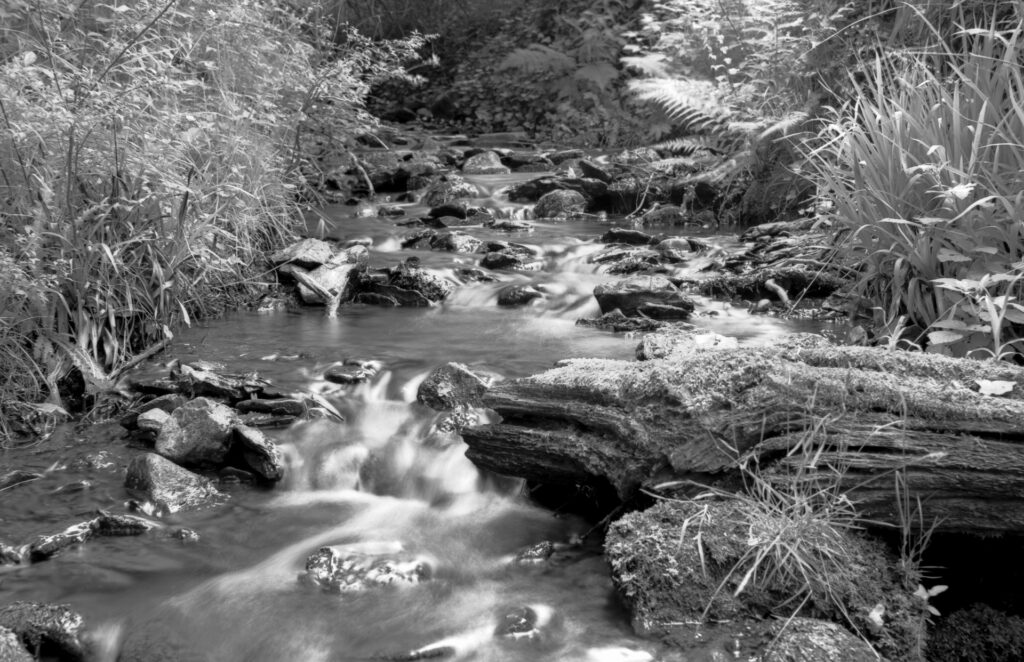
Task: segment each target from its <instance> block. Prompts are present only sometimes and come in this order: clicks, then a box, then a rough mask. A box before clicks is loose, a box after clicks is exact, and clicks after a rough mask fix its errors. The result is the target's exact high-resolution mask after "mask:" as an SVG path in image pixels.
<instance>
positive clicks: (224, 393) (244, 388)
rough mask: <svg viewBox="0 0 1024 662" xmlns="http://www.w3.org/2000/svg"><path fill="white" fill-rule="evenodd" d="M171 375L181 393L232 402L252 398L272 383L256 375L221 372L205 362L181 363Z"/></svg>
mask: <svg viewBox="0 0 1024 662" xmlns="http://www.w3.org/2000/svg"><path fill="white" fill-rule="evenodd" d="M171 377H172V378H173V379H174V380H175V383H176V385H177V390H178V391H179V392H181V393H185V394H188V395H189V396H191V397H193V398H195V397H198V396H210V397H212V398H218V399H224V400H229V401H231V402H236V401H238V400H245V399H247V398H250V397H252V396H253V395H254V394H257V393H260V392H261V391H262V390H263V389H264V388H266V387H267V386H269V385H270V384H269V382H267V381H266V380H264V379H260V378H259V377H257V376H255V375H226V374H221V373H219V372H216V371H215V370H214V369H212V368H211V367H209V366H207V365H204V364H203V362H195V363H191V364H189V363H184V364H180V365H178V366H176V367H175V368H174V369H172V371H171ZM175 411H178V410H175Z"/></svg>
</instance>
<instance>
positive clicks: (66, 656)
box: [0, 602, 86, 662]
mask: <svg viewBox="0 0 1024 662" xmlns="http://www.w3.org/2000/svg"><path fill="white" fill-rule="evenodd" d="M83 623H84V621H83V619H82V617H81V615H80V614H78V613H76V612H74V611H72V610H71V608H70V607H69V606H68V605H51V604H43V603H38V602H15V603H12V604H10V605H7V606H6V607H0V628H5V629H7V630H10V631H11V632H13V633H14V634H16V635H17V636H18V639H20V640H21V643H22V644H23V645H25V646H26V647H27V648H28V650H29V652H30V653H32V654H33V655H34V656H35V658H36V659H39V658H40V657H41V656H42V651H43V650H46V651H48V656H49V655H54V654H55V655H56V657H57V658H58V659H60V660H76V661H77V660H84V659H86V650H85V647H84V646H83V645H82V640H81V635H82V625H83ZM2 659H4V660H5V662H6V658H2ZM15 659H16V658H15Z"/></svg>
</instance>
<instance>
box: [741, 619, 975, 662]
mask: <svg viewBox="0 0 1024 662" xmlns="http://www.w3.org/2000/svg"><path fill="white" fill-rule="evenodd" d="M771 634H772V635H773V636H772V639H771V643H770V644H768V647H767V648H766V649H765V651H764V654H763V655H762V657H761V660H762V662H878V655H877V654H876V653H875V651H874V649H872V648H871V646H870V645H868V643H867V642H866V641H864V640H863V639H860V638H858V637H855V636H854V635H853V634H851V633H850V631H849V630H847V629H846V628H844V627H842V626H840V625H837V624H835V623H832V622H831V621H823V620H821V619H818V618H803V617H797V618H793V619H787V620H785V621H780V622H779V623H778V624H776V626H775V627H774V628H773V629H772V632H771ZM986 660H987V661H988V662H995V661H994V660H993V659H992V658H986Z"/></svg>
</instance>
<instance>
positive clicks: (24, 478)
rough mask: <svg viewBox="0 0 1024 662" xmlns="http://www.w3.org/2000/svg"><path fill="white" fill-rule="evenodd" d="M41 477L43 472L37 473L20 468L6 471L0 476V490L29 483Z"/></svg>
mask: <svg viewBox="0 0 1024 662" xmlns="http://www.w3.org/2000/svg"><path fill="white" fill-rule="evenodd" d="M42 477H43V474H37V473H35V472H32V471H22V470H20V469H15V470H14V471H8V472H7V473H5V474H4V475H3V476H0V490H9V489H11V488H12V487H15V486H16V485H22V484H24V483H30V482H32V481H34V480H38V479H39V478H42Z"/></svg>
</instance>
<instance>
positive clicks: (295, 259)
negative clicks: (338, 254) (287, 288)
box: [270, 239, 334, 269]
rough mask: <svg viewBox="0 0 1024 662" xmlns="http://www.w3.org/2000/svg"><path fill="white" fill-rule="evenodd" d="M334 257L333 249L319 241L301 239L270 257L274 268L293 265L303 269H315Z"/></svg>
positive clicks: (324, 242)
mask: <svg viewBox="0 0 1024 662" xmlns="http://www.w3.org/2000/svg"><path fill="white" fill-rule="evenodd" d="M332 255H334V247H332V246H331V245H330V244H328V243H327V242H326V241H322V240H320V239H303V240H302V241H299V242H296V243H294V244H291V245H290V246H288V247H286V248H282V249H281V250H279V251H276V252H274V253H272V254H271V255H270V262H271V264H273V265H274V266H281V265H282V264H286V263H287V264H293V265H295V266H298V267H302V268H303V269H316V268H317V267H319V266H320V265H321V264H325V263H326V262H328V261H329V260H330V259H331V256H332Z"/></svg>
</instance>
